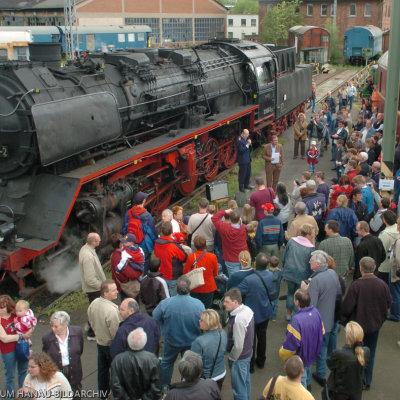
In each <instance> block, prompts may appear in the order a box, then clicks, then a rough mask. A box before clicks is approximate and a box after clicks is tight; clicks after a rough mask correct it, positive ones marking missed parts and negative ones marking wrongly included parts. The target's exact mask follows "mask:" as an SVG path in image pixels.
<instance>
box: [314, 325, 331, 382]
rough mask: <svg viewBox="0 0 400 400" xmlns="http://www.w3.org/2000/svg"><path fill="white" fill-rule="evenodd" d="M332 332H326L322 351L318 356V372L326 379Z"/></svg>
mask: <svg viewBox="0 0 400 400" xmlns="http://www.w3.org/2000/svg"><path fill="white" fill-rule="evenodd" d="M331 333H332V332H325V335H324V339H323V341H322V346H321V352H320V353H319V354H318V357H317V365H316V373H317V375H318V376H319V377H320V378H322V379H326V372H327V367H326V352H327V350H328V343H329V339H330V337H331Z"/></svg>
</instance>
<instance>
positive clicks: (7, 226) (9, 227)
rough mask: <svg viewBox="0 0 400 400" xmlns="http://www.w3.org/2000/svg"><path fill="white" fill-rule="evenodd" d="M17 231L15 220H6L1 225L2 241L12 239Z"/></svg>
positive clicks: (0, 238)
mask: <svg viewBox="0 0 400 400" xmlns="http://www.w3.org/2000/svg"><path fill="white" fill-rule="evenodd" d="M14 233H15V224H14V223H13V222H5V223H3V224H2V225H0V242H4V241H6V240H7V239H10V238H11V237H12V235H13V234H14Z"/></svg>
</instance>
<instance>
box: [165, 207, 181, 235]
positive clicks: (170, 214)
mask: <svg viewBox="0 0 400 400" xmlns="http://www.w3.org/2000/svg"><path fill="white" fill-rule="evenodd" d="M161 219H162V220H163V221H169V222H171V224H172V233H175V232H180V231H181V228H180V227H179V224H178V221H176V220H174V213H173V212H172V210H170V209H169V208H166V209H165V210H164V211H163V212H162V213H161Z"/></svg>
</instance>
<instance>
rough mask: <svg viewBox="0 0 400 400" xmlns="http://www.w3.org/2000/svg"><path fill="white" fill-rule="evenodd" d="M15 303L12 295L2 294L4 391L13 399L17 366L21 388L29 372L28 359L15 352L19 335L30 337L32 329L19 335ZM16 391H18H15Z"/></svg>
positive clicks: (0, 322) (0, 329) (0, 344)
mask: <svg viewBox="0 0 400 400" xmlns="http://www.w3.org/2000/svg"><path fill="white" fill-rule="evenodd" d="M14 310H15V303H14V302H13V301H12V299H11V297H10V296H7V295H2V296H0V352H1V358H2V359H3V364H4V372H5V387H4V392H3V391H1V393H9V394H8V395H7V398H8V399H13V398H14V395H13V394H12V393H13V391H14V389H15V388H14V376H15V367H16V366H17V367H18V387H19V388H21V387H22V386H23V384H24V379H25V376H26V374H27V372H28V361H18V360H17V355H16V352H15V345H16V342H17V341H18V339H19V337H20V336H22V337H24V339H27V338H28V337H30V333H31V331H28V332H27V333H26V334H24V335H18V334H17V333H16V331H15V328H14V324H13V322H14V318H15V317H16V315H15V313H14ZM15 393H16V392H15Z"/></svg>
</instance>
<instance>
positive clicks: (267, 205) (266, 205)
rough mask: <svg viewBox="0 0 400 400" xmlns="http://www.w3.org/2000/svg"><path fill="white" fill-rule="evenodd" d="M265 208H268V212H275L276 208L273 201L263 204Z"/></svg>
mask: <svg viewBox="0 0 400 400" xmlns="http://www.w3.org/2000/svg"><path fill="white" fill-rule="evenodd" d="M261 208H263V209H264V210H267V212H273V211H274V210H275V207H274V205H273V204H271V203H265V204H263V205H262V206H261Z"/></svg>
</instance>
